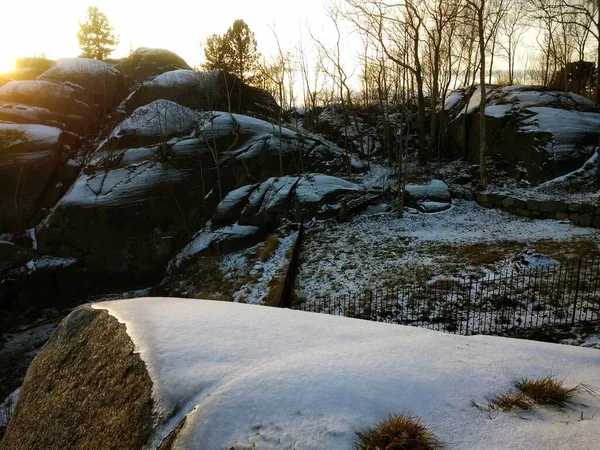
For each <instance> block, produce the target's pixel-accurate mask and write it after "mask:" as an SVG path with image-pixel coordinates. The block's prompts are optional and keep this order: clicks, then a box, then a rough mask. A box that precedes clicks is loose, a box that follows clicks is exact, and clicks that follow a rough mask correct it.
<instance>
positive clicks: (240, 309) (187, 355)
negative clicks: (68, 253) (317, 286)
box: [94, 298, 600, 450]
mask: <svg viewBox="0 0 600 450" xmlns="http://www.w3.org/2000/svg"><path fill="white" fill-rule="evenodd" d="M94 307H95V308H99V309H108V311H109V312H110V313H111V314H112V315H114V316H115V317H116V318H117V319H118V320H119V321H120V322H122V323H125V324H126V325H127V331H128V333H129V335H130V336H131V337H132V340H133V342H134V344H135V346H136V349H137V351H139V353H140V355H141V357H142V358H143V360H144V361H145V362H146V364H147V366H148V368H149V372H150V375H151V377H152V380H153V382H154V391H155V392H154V397H155V400H156V401H157V405H158V412H159V417H160V419H161V422H160V425H159V427H158V430H157V435H156V436H155V440H154V442H153V443H152V448H156V446H157V445H158V443H159V442H160V440H161V439H162V438H164V437H165V436H166V435H167V434H168V433H169V432H170V431H171V430H173V429H174V428H175V426H176V425H177V424H178V423H179V422H180V420H181V419H182V418H183V417H185V416H187V420H186V423H185V426H184V427H183V429H182V430H181V432H180V434H179V437H178V438H177V440H176V442H175V447H174V448H186V449H200V448H202V449H204V450H213V449H214V450H217V449H218V450H222V449H225V448H227V449H230V448H233V449H235V450H242V449H249V448H260V449H303V450H310V449H315V450H316V449H319V450H321V449H328V450H337V449H340V450H341V449H350V448H353V442H354V439H355V435H354V433H355V431H357V430H362V429H364V428H365V427H368V426H372V425H374V424H375V423H377V422H378V421H380V420H382V419H385V418H387V416H388V414H390V413H407V414H411V415H414V416H418V417H420V418H421V419H422V422H423V423H424V424H425V425H426V426H428V427H429V428H431V429H432V431H433V432H434V433H435V434H436V436H437V437H438V438H439V439H440V440H441V441H442V442H443V443H444V444H445V446H446V447H445V448H447V449H460V450H482V449H485V450H495V449H498V450H500V449H509V448H510V449H523V450H525V449H527V450H537V449H544V450H551V449H557V450H558V449H561V450H563V449H567V448H568V449H571V450H590V449H593V448H597V445H598V442H600V414H598V411H600V399H598V398H596V397H594V396H590V395H588V394H577V396H576V398H575V399H574V402H573V403H572V405H570V406H567V407H566V408H565V409H562V410H559V409H555V408H542V407H535V408H534V409H533V410H531V411H529V412H510V413H504V412H500V411H494V410H490V409H489V408H487V406H486V405H487V401H488V400H489V399H490V398H491V397H493V396H494V395H496V394H498V393H504V392H507V391H510V390H511V388H512V387H513V385H514V383H515V382H516V381H518V380H520V379H522V378H523V377H544V376H547V375H553V376H555V377H557V378H558V379H561V380H564V381H565V383H566V385H567V386H576V385H578V384H580V383H584V384H587V385H591V386H600V372H599V371H598V362H599V358H600V357H599V354H598V351H597V350H595V349H585V348H578V347H569V346H561V345H555V344H545V343H539V342H532V341H525V340H516V339H507V338H498V337H484V336H475V337H463V336H455V335H447V334H443V333H437V332H432V331H428V330H422V329H417V328H411V327H403V326H397V325H388V324H380V323H373V322H368V321H362V320H355V319H348V318H341V317H333V316H328V315H322V314H311V313H301V312H295V311H290V310H280V309H275V308H264V307H256V306H252V305H242V304H232V303H222V302H209V301H202V300H189V299H188V300H184V299H168V298H139V299H135V300H124V301H117V302H106V303H100V304H96V305H95V306H94Z"/></svg>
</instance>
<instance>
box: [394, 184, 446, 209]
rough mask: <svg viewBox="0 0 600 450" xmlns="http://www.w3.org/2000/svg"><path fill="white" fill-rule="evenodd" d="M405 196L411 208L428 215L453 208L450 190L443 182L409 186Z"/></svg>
mask: <svg viewBox="0 0 600 450" xmlns="http://www.w3.org/2000/svg"><path fill="white" fill-rule="evenodd" d="M405 196H406V202H407V204H408V205H409V206H412V207H414V208H418V209H419V210H420V211H422V212H426V213H435V212H441V211H445V210H447V209H449V208H450V207H451V206H452V196H451V195H450V190H449V189H448V186H447V185H446V183H444V182H443V181H441V180H432V181H430V182H429V183H428V184H424V185H420V184H407V185H406V190H405Z"/></svg>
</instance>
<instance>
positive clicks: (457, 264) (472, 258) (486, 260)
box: [427, 238, 600, 271]
mask: <svg viewBox="0 0 600 450" xmlns="http://www.w3.org/2000/svg"><path fill="white" fill-rule="evenodd" d="M531 248H533V249H535V250H537V251H538V252H540V253H542V254H544V255H547V256H549V257H551V258H553V259H556V260H557V261H559V262H561V263H564V262H567V261H573V260H578V259H581V258H587V257H590V256H593V255H598V254H599V253H600V249H599V248H598V243H597V242H596V241H595V240H593V239H585V238H583V239H575V240H572V241H568V242H558V241H552V240H547V239H545V240H540V241H537V242H534V243H526V242H513V241H506V242H494V243H489V242H483V243H476V244H469V245H446V244H442V245H432V246H429V247H428V248H427V253H428V254H432V255H434V256H438V257H441V258H442V260H443V261H442V266H443V269H444V270H449V271H453V270H462V269H465V268H467V267H474V268H481V267H487V268H490V269H493V266H494V265H495V264H496V263H498V262H500V261H502V260H505V259H507V258H510V257H512V256H516V255H518V254H519V253H521V252H523V251H525V250H527V249H531Z"/></svg>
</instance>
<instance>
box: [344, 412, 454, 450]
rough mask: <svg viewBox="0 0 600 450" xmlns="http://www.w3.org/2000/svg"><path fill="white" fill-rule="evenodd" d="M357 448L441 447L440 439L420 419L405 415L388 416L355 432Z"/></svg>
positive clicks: (414, 449) (409, 449)
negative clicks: (374, 424) (371, 425)
mask: <svg viewBox="0 0 600 450" xmlns="http://www.w3.org/2000/svg"><path fill="white" fill-rule="evenodd" d="M356 437H357V442H356V449H357V450H380V449H381V450H435V449H440V448H443V445H442V444H441V442H440V441H438V439H437V438H436V437H435V436H434V435H433V433H432V432H431V431H429V430H428V429H427V428H426V427H425V426H424V425H423V424H421V422H420V420H419V419H417V418H415V417H412V416H409V415H406V414H398V415H390V417H389V418H388V419H387V420H385V421H383V422H381V423H379V424H377V426H376V427H374V428H369V429H367V430H364V431H359V432H357V433H356Z"/></svg>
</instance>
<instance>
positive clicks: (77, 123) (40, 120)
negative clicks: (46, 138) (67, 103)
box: [0, 102, 91, 134]
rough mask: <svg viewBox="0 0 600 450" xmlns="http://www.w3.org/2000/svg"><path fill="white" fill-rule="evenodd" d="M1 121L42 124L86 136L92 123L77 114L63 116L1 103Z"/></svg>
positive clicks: (38, 109) (30, 107) (23, 106)
mask: <svg viewBox="0 0 600 450" xmlns="http://www.w3.org/2000/svg"><path fill="white" fill-rule="evenodd" d="M0 120H1V121H7V122H15V123H23V124H27V123H29V124H40V125H48V126H50V127H57V128H60V129H62V130H65V131H71V132H74V133H78V134H85V132H86V130H87V129H89V126H90V125H91V124H90V123H87V122H86V119H85V117H83V116H82V115H77V114H61V113H58V112H55V111H51V110H49V109H48V108H42V107H40V106H30V105H24V104H22V103H12V102H0Z"/></svg>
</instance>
